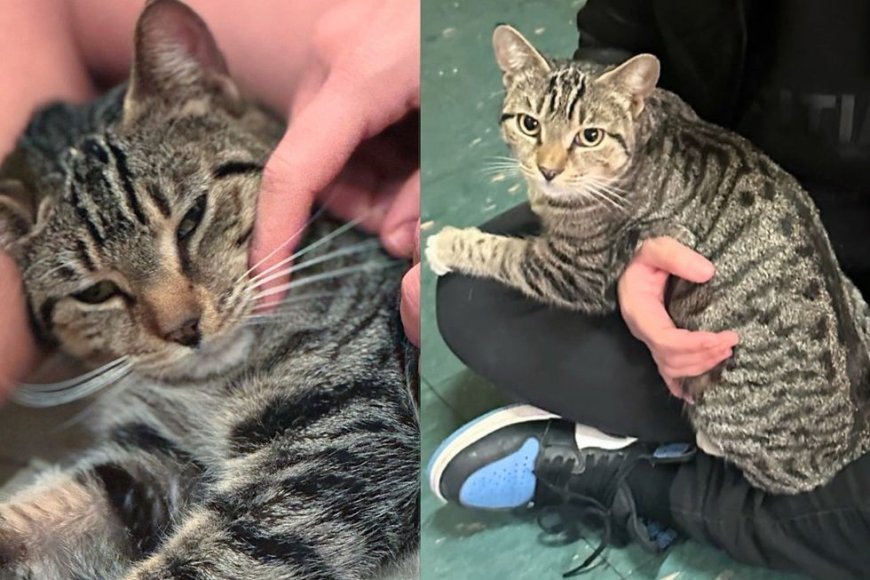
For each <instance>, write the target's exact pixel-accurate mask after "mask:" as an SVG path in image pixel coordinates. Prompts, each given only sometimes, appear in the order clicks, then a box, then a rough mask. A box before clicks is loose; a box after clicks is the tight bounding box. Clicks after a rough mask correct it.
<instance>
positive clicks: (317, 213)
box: [236, 190, 369, 283]
mask: <svg viewBox="0 0 870 580" xmlns="http://www.w3.org/2000/svg"><path fill="white" fill-rule="evenodd" d="M337 194H338V190H335V191H333V192H332V193H331V194H330V195H329V196H328V197H327V198H326V199H325V200H324V201H323V203H322V204H321V206H320V207H319V208H317V211H315V212H314V213H313V214H312V215H311V217H309V218H308V220H307V221H306V222H305V223H304V224H302V226H301V227H300V228H299V229H298V230H296V231H295V232H293V234H291V235H290V237H289V238H287V239H286V240H284V241H283V242H282V243H281V244H279V245H278V246H277V247H275V248H274V249H273V250H272V251H271V252H269V253H268V254H266V255H265V256H264V257H263V258H262V259H261V260H260V261H258V262H257V263H256V264H254V265H253V266H251V267H250V268H248V270H247V271H246V272H245V273H244V274H242V275H241V276H240V277H239V279H238V280H236V283H238V282H240V281H242V280H243V279H245V278H247V277H248V275H250V273H251V272H253V271H254V270H256V269H257V268H259V267H260V266H262V265H263V264H264V263H265V262H267V261H268V260H270V259H271V258H272V256H274V255H275V254H277V253H278V252H280V251H281V250H282V249H284V248H286V247H287V246H288V245H290V243H292V242H293V240H295V239H296V238H297V237H298V236H299V235H300V234H302V233H303V232H304V231H305V230H306V229H307V228H308V226H310V225H311V224H312V223H314V222H315V220H317V218H319V217H320V216H321V215H323V212H325V211H326V208H327V206H328V205H329V202H330V201H332V198H333V197H335V196H336V195H337ZM368 214H369V212H368V211H366V212H363V214H362V215H361V216H358V217H357V218H356V219H355V220H353V221H355V222H357V223H359V222H360V221H362V220H363V219H365V218H366V216H368Z"/></svg>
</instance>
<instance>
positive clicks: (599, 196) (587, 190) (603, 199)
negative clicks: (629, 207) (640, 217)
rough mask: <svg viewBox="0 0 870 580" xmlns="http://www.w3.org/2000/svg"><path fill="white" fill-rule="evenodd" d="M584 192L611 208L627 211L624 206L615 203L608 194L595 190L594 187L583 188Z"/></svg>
mask: <svg viewBox="0 0 870 580" xmlns="http://www.w3.org/2000/svg"><path fill="white" fill-rule="evenodd" d="M583 192H584V193H587V194H589V195H590V196H592V197H593V198H595V199H597V200H599V201H601V202H604V203H606V204H609V205H610V206H611V207H613V208H615V209H618V210H620V211H625V208H624V207H623V206H621V205H619V203H618V202H616V201H614V200H613V199H611V198H610V197H608V196H607V195H606V194H604V193H603V192H601V191H599V190H597V189H595V188H594V187H591V186H589V185H587V187H585V188H583Z"/></svg>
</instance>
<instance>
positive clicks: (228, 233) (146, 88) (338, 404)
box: [0, 0, 419, 580]
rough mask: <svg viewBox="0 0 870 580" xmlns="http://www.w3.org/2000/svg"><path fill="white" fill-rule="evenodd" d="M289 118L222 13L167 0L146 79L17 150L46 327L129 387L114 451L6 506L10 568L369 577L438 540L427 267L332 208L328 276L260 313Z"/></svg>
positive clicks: (28, 260) (146, 60)
mask: <svg viewBox="0 0 870 580" xmlns="http://www.w3.org/2000/svg"><path fill="white" fill-rule="evenodd" d="M282 131H283V127H282V123H281V122H280V121H278V120H276V118H275V117H273V116H272V115H270V114H268V113H266V112H265V111H264V110H262V109H261V108H259V107H257V106H255V105H253V104H251V103H249V102H248V101H246V100H244V99H242V97H241V96H240V93H239V91H238V89H237V88H236V85H235V84H234V83H233V81H232V80H231V78H230V77H229V75H228V72H227V69H226V67H225V65H224V60H223V58H222V56H221V54H220V52H219V51H218V49H217V47H216V45H215V43H214V40H213V39H212V37H211V35H210V33H209V31H208V29H207V28H206V26H205V24H204V23H203V22H202V20H200V19H199V17H198V16H197V15H196V14H194V13H193V12H192V11H191V10H190V9H189V8H187V7H186V6H185V5H183V4H181V3H179V2H177V1H175V0H156V1H152V2H149V3H148V4H147V6H146V7H145V9H144V11H143V13H142V14H141V16H140V18H139V21H138V23H137V28H136V37H135V59H134V64H133V69H132V73H131V77H130V80H129V83H128V84H127V85H126V86H123V87H120V88H117V89H115V90H112V91H110V92H109V93H107V94H106V95H104V96H103V97H101V98H99V99H98V100H96V101H94V102H92V103H90V104H86V105H83V106H73V105H67V104H58V105H53V106H50V107H48V108H45V109H44V110H41V111H40V112H38V113H37V114H36V115H35V116H34V117H33V119H32V121H31V122H30V124H29V126H28V127H27V129H26V132H25V133H24V135H23V136H22V137H21V138H20V140H19V142H18V146H17V148H16V149H15V150H14V152H13V153H11V154H10V155H9V156H8V157H7V159H6V160H5V161H4V163H3V165H2V169H0V179H2V181H0V188H2V195H0V240H2V247H3V248H5V249H6V250H8V251H9V252H10V253H11V254H12V255H13V256H14V257H15V259H16V260H17V262H18V264H19V266H20V267H21V270H22V272H23V277H24V286H25V290H26V294H27V301H28V304H29V306H30V309H31V313H32V320H33V324H34V326H35V330H36V331H37V333H38V335H39V336H40V337H41V338H42V339H43V341H44V342H46V343H47V344H55V345H57V346H59V347H60V348H61V349H63V350H65V351H66V352H68V353H71V354H72V355H75V356H76V357H78V358H80V359H81V360H83V361H86V362H87V363H88V364H89V365H90V366H91V367H98V366H99V365H103V366H99V370H98V371H97V372H95V373H91V375H88V377H85V378H86V379H87V380H84V379H83V381H84V382H83V383H82V384H89V382H91V383H92V382H93V381H99V380H103V381H104V382H109V383H111V384H112V386H110V387H109V389H108V391H106V392H105V393H103V395H102V400H101V401H100V402H99V403H98V404H99V405H100V406H99V408H98V409H97V410H96V416H94V417H89V419H88V422H89V423H91V424H92V425H93V427H94V430H95V432H96V437H97V439H98V443H97V444H96V445H95V446H94V447H93V448H92V449H90V450H88V451H87V452H86V453H84V455H83V456H82V457H80V458H79V459H77V460H76V461H73V462H71V464H70V465H69V466H67V467H65V468H62V469H61V468H58V469H56V470H52V471H50V472H48V473H44V474H41V475H40V476H39V477H38V479H37V480H36V481H35V483H34V484H33V485H31V486H30V487H27V488H25V489H23V490H21V491H20V492H18V493H15V494H14V495H12V497H10V498H7V499H6V500H5V501H2V502H0V578H30V579H39V580H55V579H57V580H66V579H70V578H76V579H89V580H91V579H93V580H106V579H113V578H125V579H134V578H137V579H145V578H148V579H158V578H160V579H168V578H187V579H198V578H202V579H217V578H225V579H254V578H260V579H270V580H271V579H281V578H283V579H290V578H293V579H301V578H305V579H314V578H347V579H350V578H354V579H356V578H371V577H375V576H376V575H378V574H381V573H382V572H383V573H389V572H390V569H391V566H392V565H393V564H395V563H396V562H398V561H400V560H401V559H403V558H405V557H412V556H413V554H414V553H415V551H416V544H417V541H418V540H417V537H418V533H417V528H418V525H417V522H418V511H419V503H418V501H419V491H418V441H419V435H418V420H417V412H416V404H415V400H414V392H415V391H414V389H415V381H416V374H415V373H416V351H415V350H414V349H413V348H412V347H410V346H409V344H408V343H407V342H406V340H405V338H404V333H403V331H402V326H401V323H400V320H399V315H398V291H399V285H400V278H401V274H402V270H403V269H404V267H406V266H405V265H404V264H402V263H399V262H396V261H393V260H390V259H389V258H387V257H386V256H385V255H384V254H383V253H382V251H381V250H380V249H378V246H377V242H376V240H374V239H369V238H368V237H367V236H364V235H363V234H359V233H356V232H354V231H353V230H352V229H351V228H350V227H349V226H347V225H345V226H339V225H337V224H335V223H333V222H331V221H330V220H328V219H318V220H314V222H313V224H312V225H311V227H310V229H309V232H308V235H307V237H308V242H309V245H307V246H305V248H306V249H305V250H304V253H305V255H306V257H305V261H299V260H297V263H296V266H294V267H293V270H294V271H299V274H295V273H294V277H293V280H294V281H293V282H292V283H291V284H292V286H293V287H294V288H295V287H298V286H304V289H300V291H298V292H296V291H293V292H291V293H290V295H289V297H288V298H287V299H285V301H284V302H283V304H282V305H281V306H279V307H278V309H277V310H276V311H273V312H272V313H271V314H264V313H262V311H260V310H258V307H257V306H256V304H257V302H256V300H257V298H258V297H262V296H263V295H264V294H266V293H268V292H269V291H265V290H263V287H262V284H263V283H264V282H265V280H266V278H268V276H265V277H264V276H262V275H261V276H259V277H251V276H249V273H248V272H247V271H246V270H247V255H248V249H249V242H250V239H251V231H252V228H253V219H254V210H255V206H256V194H257V191H258V188H259V184H260V178H261V175H262V169H263V163H264V162H265V160H266V159H267V157H268V155H269V153H270V150H271V149H272V147H273V146H274V145H275V144H276V143H277V141H278V139H279V138H280V136H281V134H282ZM303 146H304V145H303ZM302 253H303V251H300V252H297V254H302ZM286 272H287V270H286V269H284V270H275V269H273V270H272V271H271V272H270V273H269V274H270V275H271V276H274V277H279V276H280V275H281V274H282V273H286ZM255 323H256V324H255ZM106 377H108V379H107V378H106ZM23 393H24V392H22V395H21V396H22V397H23ZM31 394H33V395H34V396H35V398H34V400H39V397H37V396H36V395H39V393H31ZM42 394H43V395H45V393H42ZM61 394H62V392H61ZM51 395H52V396H56V395H58V393H53V394H51Z"/></svg>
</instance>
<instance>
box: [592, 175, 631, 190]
mask: <svg viewBox="0 0 870 580" xmlns="http://www.w3.org/2000/svg"><path fill="white" fill-rule="evenodd" d="M583 179H586V180H589V181H591V182H593V183H595V184H596V185H600V186H602V187H606V188H607V189H612V190H613V191H618V192H620V193H624V194H629V193H631V192H630V191H628V190H627V189H623V188H621V187H619V186H618V185H616V184H615V183H614V182H613V181H612V180H609V179H604V178H601V177H597V176H594V175H587V176H585V177H584V178H583Z"/></svg>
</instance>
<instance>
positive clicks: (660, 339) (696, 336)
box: [648, 328, 739, 355]
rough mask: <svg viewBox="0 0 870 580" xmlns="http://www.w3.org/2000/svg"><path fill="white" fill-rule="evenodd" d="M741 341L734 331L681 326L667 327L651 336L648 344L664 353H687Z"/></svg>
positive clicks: (724, 346)
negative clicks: (703, 329) (712, 330)
mask: <svg viewBox="0 0 870 580" xmlns="http://www.w3.org/2000/svg"><path fill="white" fill-rule="evenodd" d="M738 342H739V337H738V335H737V333H735V332H733V331H725V332H719V333H716V332H706V331H701V330H698V331H689V330H684V329H681V328H673V329H665V330H662V331H661V332H657V333H656V334H655V336H653V337H650V339H649V342H648V344H649V345H650V347H651V348H653V349H655V350H656V351H658V352H660V353H662V354H668V355H675V354H686V353H692V352H698V351H704V350H709V349H721V348H730V347H733V346H735V345H736V344H737V343H738Z"/></svg>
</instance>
